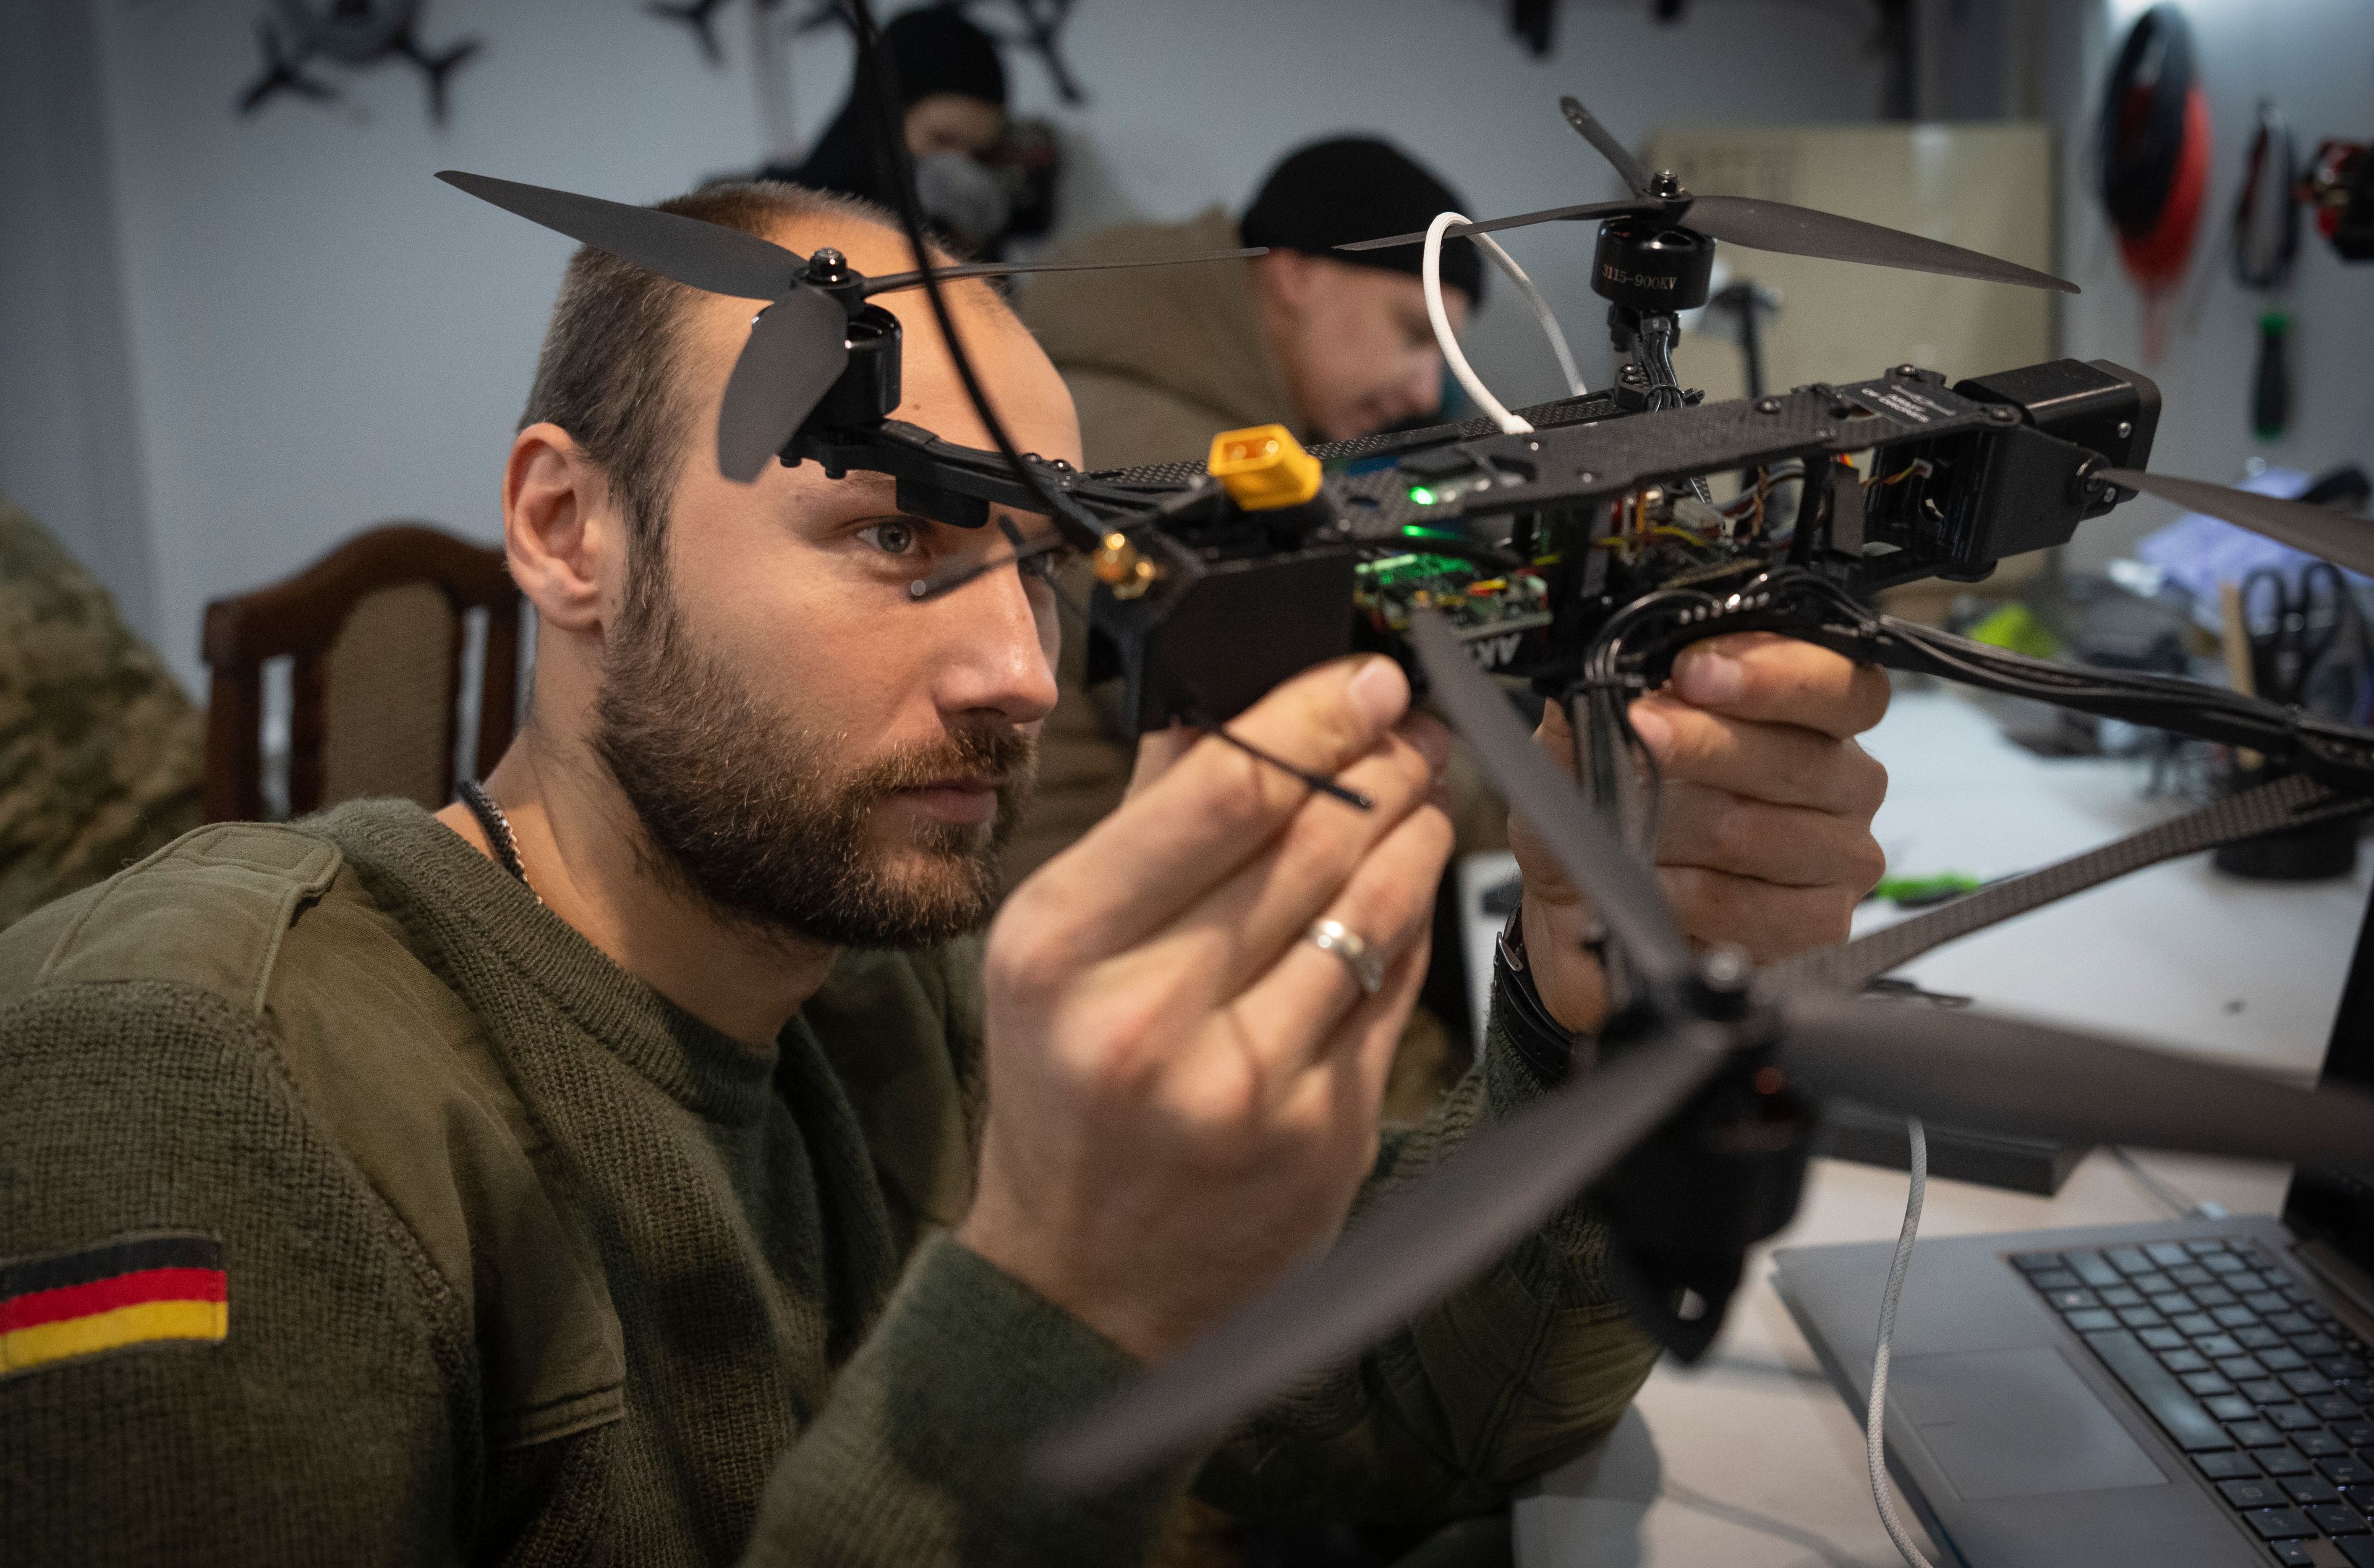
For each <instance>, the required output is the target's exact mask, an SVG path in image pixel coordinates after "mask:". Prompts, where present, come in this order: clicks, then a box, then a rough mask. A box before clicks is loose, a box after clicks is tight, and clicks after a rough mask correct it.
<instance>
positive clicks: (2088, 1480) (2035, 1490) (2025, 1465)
mask: <svg viewBox="0 0 2374 1568" xmlns="http://www.w3.org/2000/svg"><path fill="white" fill-rule="evenodd" d="M1887 1396H1888V1403H1889V1404H1890V1405H1891V1406H1893V1407H1894V1408H1895V1410H1896V1411H1897V1412H1898V1416H1899V1418H1900V1417H1907V1416H1909V1417H1910V1418H1911V1421H1912V1424H1913V1426H1914V1427H1915V1428H1916V1429H1917V1430H1918V1431H1919V1433H1920V1434H1921V1441H1922V1444H1923V1445H1925V1446H1926V1447H1927V1448H1928V1450H1929V1452H1930V1454H1931V1455H1932V1456H1933V1457H1934V1458H1935V1459H1936V1461H1937V1465H1938V1468H1939V1469H1942V1470H1944V1471H1945V1478H1946V1480H1949V1481H1951V1482H1952V1483H1953V1486H1954V1490H1955V1491H1956V1492H1959V1493H1961V1494H1962V1496H1963V1497H1965V1498H1968V1499H1969V1500H1971V1501H1974V1502H1975V1501H1978V1500H1980V1499H1984V1498H1989V1497H2032V1496H2036V1495H2039V1494H2040V1493H2046V1492H2101V1491H2104V1490H2107V1489H2109V1488H2111V1487H2121V1486H2161V1485H2165V1484H2166V1483H2167V1480H2168V1478H2167V1477H2166V1476H2165V1475H2163V1474H2161V1473H2160V1469H2159V1467H2158V1466H2157V1465H2156V1464H2154V1463H2153V1462H2152V1458H2151V1456H2150V1455H2149V1454H2146V1453H2145V1452H2144V1450H2143V1448H2142V1447H2141V1446H2140V1445H2138V1444H2137V1443H2136V1442H2135V1440H2134V1439H2133V1438H2132V1437H2130V1436H2128V1435H2127V1429H2126V1428H2125V1427H2123V1426H2121V1425H2120V1424H2119V1420H2118V1418H2117V1417H2116V1416H2114V1415H2112V1414H2111V1413H2110V1409H2109V1407H2107V1406H2106V1405H2104V1404H2103V1403H2102V1401H2101V1400H2100V1399H2099V1398H2097V1397H2096V1396H2095V1393H2094V1390H2093V1389H2091V1388H2089V1387H2086V1384H2085V1382H2084V1380H2083V1379H2081V1378H2080V1377H2079V1376H2078V1375H2077V1373H2076V1369H2075V1368H2074V1367H2072V1366H2071V1365H2070V1364H2069V1363H2067V1362H2066V1361H2063V1359H2062V1356H2061V1352H2059V1351H2057V1350H2054V1349H2053V1348H2051V1346H2049V1345H2047V1346H2037V1347H2033V1348H2030V1349H2027V1350H2016V1351H1979V1352H1969V1353H1966V1354H1958V1355H1929V1356H1911V1357H1909V1358H1907V1359H1906V1360H1903V1361H1900V1362H1898V1363H1896V1366H1895V1370H1894V1372H1893V1374H1892V1375H1891V1378H1890V1381H1889V1385H1888V1390H1887Z"/></svg>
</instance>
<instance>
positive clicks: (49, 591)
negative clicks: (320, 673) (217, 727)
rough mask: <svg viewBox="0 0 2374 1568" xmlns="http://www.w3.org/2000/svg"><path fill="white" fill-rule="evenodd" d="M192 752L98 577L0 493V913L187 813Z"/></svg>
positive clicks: (61, 891) (59, 887)
mask: <svg viewBox="0 0 2374 1568" xmlns="http://www.w3.org/2000/svg"><path fill="white" fill-rule="evenodd" d="M204 753H205V720H204V719H203V717H202V716H201V714H200V713H199V711H198V709H197V708H195V707H194V706H193V705H192V703H191V701H190V699H189V697H188V696H187V695H186V694H184V693H183V692H182V688H181V686H180V685H179V684H178V683H176V682H175V680H174V679H173V676H172V674H171V673H170V672H169V671H167V670H166V668H165V667H164V665H163V664H162V663H161V662H160V661H159V660H158V658H157V655H156V653H155V651H154V650H153V649H150V648H149V647H148V646H147V644H146V643H144V642H142V641H141V640H140V638H138V637H136V636H135V635H134V634H133V632H132V629H131V628H130V627H128V626H125V625H124V624H123V619H122V618H121V617H120V616H118V615H117V614H116V613H115V603H114V601H113V600H112V599H111V598H110V597H109V596H108V592H107V590H106V589H104V588H102V587H101V586H100V583H99V580H98V579H96V578H94V577H92V576H91V575H90V573H88V571H85V570H84V569H83V568H82V567H81V566H79V565H78V564H76V561H75V559H74V557H72V556H69V555H67V554H66V552H65V549H63V548H62V547H61V546H60V545H59V544H58V542H57V541H56V540H55V539H53V538H52V537H51V536H50V534H49V532H47V531H46V530H44V529H43V528H42V527H41V524H40V523H38V522H35V521H33V520H32V519H31V518H30V517H29V516H27V515H26V514H25V513H24V512H23V511H22V510H20V509H18V508H17V507H15V506H12V505H10V504H9V503H8V502H6V500H0V925H6V924H7V923H9V922H11V921H13V920H15V919H17V918H18V916H20V915H24V914H26V913H28V912H29V911H30V910H33V909H36V908H38V907H41V905H43V904H46V903H48V902H49V901H50V900H51V899H53V898H56V897H59V896H60V895H65V894H67V893H71V892H73V891H74V890H75V889H76V888H78V887H82V886H84V885H86V884H88V883H94V882H97V881H99V880H100V878H102V877H106V876H111V875H112V874H113V873H115V872H118V871H121V870H122V869H123V867H124V866H125V865H127V864H129V863H130V862H132V861H134V860H139V859H141V858H143V857H144V856H146V855H148V854H149V853H151V852H152V851H154V850H156V849H159V848H163V847H164V846H165V845H166V844H169V843H170V842H171V841H172V840H173V839H174V838H176V837H180V836H181V835H182V834H183V833H185V832H187V831H189V830H190V829H191V828H193V827H195V826H196V825H198V820H199V808H198V781H199V773H200V763H201V760H202V758H203V756H204Z"/></svg>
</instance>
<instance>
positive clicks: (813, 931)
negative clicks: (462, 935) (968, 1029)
mask: <svg viewBox="0 0 2374 1568" xmlns="http://www.w3.org/2000/svg"><path fill="white" fill-rule="evenodd" d="M771 238H773V239H775V240H777V241H778V242H779V243H782V244H784V245H786V246H790V247H792V248H793V249H796V250H799V251H803V252H805V251H807V250H811V249H813V248H814V247H815V246H817V245H818V244H822V243H828V242H829V243H832V244H835V245H837V246H839V247H840V249H841V250H842V251H843V252H845V253H847V254H848V255H849V256H850V259H851V261H852V263H854V264H856V265H857V266H858V267H860V268H861V269H863V270H864V271H867V272H887V271H893V270H898V269H899V268H901V267H904V266H905V265H907V264H909V257H908V254H907V252H906V251H905V248H904V245H903V243H902V242H899V241H897V240H893V239H892V238H891V237H890V236H888V235H886V234H883V233H880V232H878V231H876V230H872V229H868V228H859V227H856V226H852V225H847V224H843V225H840V226H837V228H836V230H835V232H833V233H830V234H824V233H811V232H807V231H805V229H801V230H785V231H782V232H778V233H777V234H775V235H773V236H771ZM970 287H971V289H973V290H979V289H980V287H981V286H980V285H972V286H970ZM951 294H952V296H954V297H956V298H964V299H967V300H968V303H967V304H966V305H964V306H961V307H960V308H959V309H958V330H959V331H961V332H963V333H964V334H965V340H966V345H967V347H968V348H970V351H971V353H972V355H973V357H974V362H975V364H976V366H977V367H978V368H979V369H980V370H981V376H982V379H983V380H984V381H985V383H986V384H987V386H988V387H989V389H990V392H991V395H992V396H993V398H994V399H995V400H996V402H997V404H998V407H999V410H1000V412H1001V414H1002V415H1003V416H1004V418H1005V421H1006V423H1007V427H1008V428H1009V429H1010V430H1011V432H1012V434H1013V436H1014V439H1015V440H1016V441H1017V443H1018V444H1019V445H1020V446H1021V447H1022V448H1023V449H1024V450H1026V451H1039V452H1040V453H1042V454H1044V455H1047V456H1051V457H1063V458H1065V459H1068V460H1069V461H1071V462H1078V461H1079V458H1080V451H1079V435H1078V427H1077V425H1076V423H1075V420H1074V417H1073V414H1072V407H1071V402H1070V398H1069V396H1068V394H1066V392H1064V386H1063V382H1062V381H1061V380H1060V379H1059V378H1057V376H1056V375H1055V372H1054V370H1053V369H1052V367H1051V366H1049V365H1048V363H1047V361H1046V358H1045V357H1044V356H1043V355H1041V354H1040V353H1039V351H1038V348H1037V345H1035V344H1033V343H1032V342H1031V340H1030V338H1029V336H1028V333H1024V332H1023V331H1022V330H1021V329H1020V328H1019V327H1018V326H1017V325H1015V324H1013V323H1012V322H1011V320H1010V318H1006V317H1005V316H1004V315H1003V313H1002V312H1000V311H997V310H993V309H992V308H989V307H987V306H985V305H984V304H983V303H982V301H981V298H980V297H979V296H978V294H970V295H968V294H967V293H966V291H963V290H951ZM881 302H882V303H883V304H885V305H887V306H889V307H890V308H891V309H893V310H896V311H897V312H898V313H899V315H900V317H901V320H902V322H903V325H904V328H905V354H904V360H905V366H904V369H905V374H904V379H903V392H904V400H903V401H902V402H901V403H900V404H899V409H898V414H897V416H898V417H899V418H901V419H905V420H910V421H911V422H913V423H916V424H920V425H923V426H925V427H929V428H932V429H934V430H936V431H937V432H939V433H940V434H942V435H943V436H946V437H947V438H948V439H951V440H956V441H959V442H963V443H965V444H967V445H971V446H987V445H989V444H990V443H989V440H988V438H987V433H986V431H985V430H983V429H982V427H981V426H980V424H979V423H978V421H977V419H976V418H975V416H974V415H973V413H972V410H971V408H970V404H968V403H967V401H966V399H965V396H964V392H963V391H962V388H961V386H960V384H959V383H958V380H957V378H956V376H955V372H954V369H953V367H952V365H951V363H950V361H949V360H948V358H947V357H946V352H945V350H944V349H943V348H942V347H941V344H940V338H939V334H938V333H937V332H936V330H934V327H933V325H932V322H931V320H930V316H929V310H928V306H927V305H924V304H923V296H922V294H921V293H919V292H913V293H906V294H899V295H892V296H888V297H887V298H884V299H883V300H882V301H881ZM919 307H920V310H919ZM751 309H752V308H751V306H750V305H749V304H748V303H747V302H741V301H732V300H725V299H720V298H713V297H710V296H702V297H701V298H699V301H698V302H697V303H696V304H695V305H694V306H693V307H692V308H691V310H690V312H689V314H688V318H687V320H686V321H685V322H684V324H683V329H682V336H681V349H680V355H679V361H678V374H679V376H680V378H682V380H681V383H680V384H681V385H682V387H683V388H684V395H685V398H686V406H687V408H688V414H689V424H688V431H689V439H688V442H687V444H686V452H685V456H684V460H683V462H682V466H681V469H680V471H679V473H678V475H677V479H676V488H675V493H674V497H673V503H672V505H671V508H670V512H669V516H668V519H667V521H666V524H665V528H664V558H663V559H662V560H660V561H647V562H644V563H642V564H641V566H640V567H639V568H638V572H639V574H640V575H639V576H638V577H637V578H636V579H635V580H633V581H632V582H630V583H628V584H626V585H623V586H622V587H621V589H620V591H618V593H617V596H616V598H617V603H616V604H615V606H606V607H605V608H606V610H607V613H606V614H605V627H604V643H603V649H602V660H603V687H602V692H601V696H600V697H599V699H598V703H597V713H596V725H595V736H594V744H595V747H596V750H597V752H598V753H599V755H601V756H602V757H603V759H604V760H605V763H607V765H608V766H609V767H610V770H611V772H612V773H613V775H614V776H615V777H616V778H617V780H618V783H619V785H620V787H621V788H622V790H624V791H625V793H626V794H627V797H628V799H629V802H631V803H632V804H633V806H634V808H635V810H636V812H637V813H638V814H639V816H640V817H641V819H642V823H643V825H644V827H645V829H646V831H647V833H648V834H649V836H650V837H651V840H652V844H653V847H654V848H656V850H657V851H658V853H659V854H660V855H661V856H662V857H663V858H664V860H666V861H667V862H668V863H669V865H670V866H671V867H672V868H673V870H674V871H675V872H677V873H679V874H680V875H681V876H682V878H683V879H684V880H685V881H686V882H688V883H689V884H690V885H691V886H692V888H693V889H694V890H695V891H697V892H698V893H699V894H700V895H703V896H704V897H706V898H707V899H709V900H710V901H711V903H713V904H715V905H716V906H718V907H720V908H722V909H723V910H725V911H726V912H728V913H732V914H735V915H738V916H741V917H743V918H745V919H748V920H749V921H751V922H752V923H754V924H756V925H758V926H759V927H761V928H762V929H767V930H777V931H782V932H785V933H787V934H796V935H800V936H805V937H809V938H812V939H815V940H818V941H823V942H834V943H840V944H846V945H863V946H901V945H913V944H916V943H921V942H934V941H939V940H944V939H946V938H947V937H949V936H953V935H956V934H958V933H959V932H961V931H963V930H969V929H970V928H971V927H973V926H975V925H978V924H979V923H980V922H981V920H982V919H985V918H986V917H987V914H988V912H989V909H990V907H991V905H992V902H993V897H994V892H995V888H996V876H995V852H996V849H997V847H998V846H999V845H1000V844H1001V843H1003V841H1004V839H1005V836H1006V834H1007V833H1008V832H1010V831H1011V829H1012V826H1013V819H1014V813H1015V808H1016V805H1017V802H1018V801H1019V799H1020V798H1021V796H1022V794H1023V793H1024V791H1025V790H1027V788H1028V782H1029V778H1030V773H1031V768H1032V764H1033V755H1034V751H1035V747H1036V743H1037V738H1038V731H1039V721H1040V719H1041V718H1042V717H1044V715H1045V714H1046V713H1047V711H1048V710H1049V709H1050V708H1052V707H1053V705H1054V701H1055V684H1054V673H1053V662H1054V657H1055V648H1056V638H1057V635H1058V632H1057V625H1056V620H1055V605H1054V600H1053V595H1052V589H1051V588H1050V587H1049V586H1048V585H1047V583H1046V582H1045V581H1044V580H1043V579H1040V578H1039V577H1037V576H1035V575H1032V574H1029V573H1027V572H1018V571H1017V570H1016V569H1014V568H1003V569H1000V570H997V571H994V572H992V573H990V574H988V575H986V576H984V577H981V578H980V579H976V580H974V581H973V582H971V583H970V584H969V585H967V586H966V587H964V588H961V589H958V590H957V591H953V592H950V593H947V594H945V595H942V596H939V597H936V598H934V599H931V600H927V601H924V602H922V603H918V602H916V601H915V600H913V599H912V598H911V596H910V593H909V591H908V585H909V584H910V583H911V582H913V581H914V580H916V579H919V578H923V577H928V576H931V575H933V574H934V573H936V572H939V571H942V570H945V569H947V568H950V567H951V566H954V565H958V564H960V563H963V562H967V561H978V560H981V559H985V558H990V557H1002V556H1005V555H1007V554H1009V553H1010V552H1011V551H1012V549H1013V545H1012V544H1011V543H1010V542H1009V539H1008V537H1007V534H1006V532H1005V528H1008V527H1010V528H1011V529H1013V530H1014V532H1016V533H1017V534H1019V535H1021V536H1022V537H1025V538H1036V537H1040V536H1041V535H1043V533H1044V532H1045V531H1046V525H1045V523H1044V521H1043V520H1041V519H1039V518H1036V517H1032V516H1028V515H1023V514H1008V515H1005V516H1004V517H1002V518H1000V519H998V521H995V522H993V526H991V527H989V528H985V529H970V530H969V529H958V528H951V527H948V526H946V525H945V524H941V523H935V522H932V521H927V520H925V519H923V518H920V517H915V516H912V515H911V514H907V513H902V512H900V511H899V509H898V507H897V505H896V501H895V497H894V495H893V486H892V484H891V481H890V480H889V479H888V478H887V477H885V476H882V475H879V474H852V475H851V476H850V477H848V478H846V479H842V480H837V481H836V480H828V479H826V478H825V477H824V476H823V474H821V473H820V472H819V471H818V470H817V467H816V465H814V464H813V463H808V464H803V465H802V466H801V467H800V468H798V469H791V468H785V467H783V466H782V465H781V464H775V465H771V466H770V467H769V469H768V470H767V471H766V473H764V474H762V475H761V476H760V477H759V479H758V482H757V483H756V484H754V485H749V486H742V485H736V484H734V483H733V482H731V481H729V480H727V479H725V478H723V477H722V476H721V475H720V474H718V472H717V463H716V445H715V429H716V420H717V407H718V402H719V399H720V397H721V395H722V392H723V384H724V380H725V378H726V374H727V372H728V369H730V367H731V366H732V364H733V360H734V357H735V355H736V354H737V353H739V352H740V350H741V346H742V343H743V340H744V338H745V336H746V333H747V330H748V323H749V318H750V313H751ZM1001 524H1002V525H1003V526H1001Z"/></svg>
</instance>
